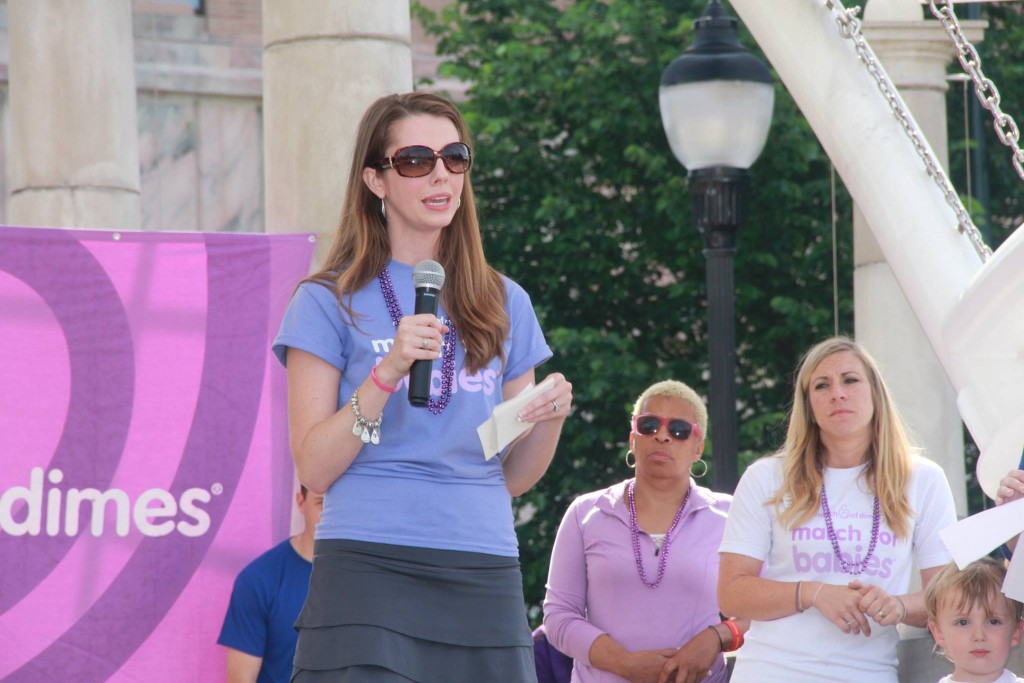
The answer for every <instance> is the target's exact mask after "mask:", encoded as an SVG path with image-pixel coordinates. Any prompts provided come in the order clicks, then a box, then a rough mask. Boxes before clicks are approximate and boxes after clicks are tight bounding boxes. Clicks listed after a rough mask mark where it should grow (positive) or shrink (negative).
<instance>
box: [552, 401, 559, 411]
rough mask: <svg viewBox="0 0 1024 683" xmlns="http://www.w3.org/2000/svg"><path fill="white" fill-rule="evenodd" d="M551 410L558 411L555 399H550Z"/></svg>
mask: <svg viewBox="0 0 1024 683" xmlns="http://www.w3.org/2000/svg"><path fill="white" fill-rule="evenodd" d="M551 410H552V412H556V413H557V412H558V401H555V400H552V401H551Z"/></svg>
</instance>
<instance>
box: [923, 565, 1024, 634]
mask: <svg viewBox="0 0 1024 683" xmlns="http://www.w3.org/2000/svg"><path fill="white" fill-rule="evenodd" d="M1005 578H1006V567H1005V566H1004V565H1003V562H1002V561H1001V560H996V559H993V558H991V557H983V558H981V559H980V560H975V561H974V562H971V563H970V564H969V565H967V566H966V567H964V568H963V569H962V570H961V569H957V566H956V563H955V562H950V563H949V564H948V565H946V566H945V567H943V569H942V571H940V572H939V573H938V574H936V575H935V578H933V579H932V580H931V582H930V583H929V584H928V588H926V589H925V591H924V605H925V608H926V609H927V610H928V621H931V622H934V621H936V619H937V618H938V613H939V607H940V605H943V604H945V605H950V606H952V607H954V608H955V609H956V610H957V611H963V610H965V609H966V610H969V609H972V608H974V607H982V608H984V609H985V614H986V616H989V617H991V616H993V614H992V605H993V604H994V603H996V602H997V601H998V600H1005V601H1006V606H1007V607H1008V608H1009V610H1010V615H1011V617H1012V619H1013V623H1014V624H1019V623H1020V621H1021V616H1022V612H1024V606H1022V605H1021V603H1019V602H1017V601H1016V600H1014V599H1012V598H1009V597H1007V596H1006V595H1004V594H1003V581H1004V579H1005ZM940 649H941V648H940ZM943 654H944V653H943Z"/></svg>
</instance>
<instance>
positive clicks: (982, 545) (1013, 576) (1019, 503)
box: [939, 498, 1024, 600]
mask: <svg viewBox="0 0 1024 683" xmlns="http://www.w3.org/2000/svg"><path fill="white" fill-rule="evenodd" d="M1021 532H1024V498H1021V499H1019V500H1015V501H1013V502H1012V503H1007V504H1006V505H999V506H997V507H994V508H989V509H988V510H985V511H984V512H979V513H978V514H976V515H971V516H970V517H967V518H966V519H961V520H960V521H959V522H957V523H956V524H954V525H952V526H948V527H946V528H945V529H943V530H942V531H941V532H939V536H940V537H941V538H942V542H943V543H945V544H946V549H947V550H949V552H950V554H951V555H952V556H953V560H954V561H955V562H956V565H957V566H958V567H960V568H961V569H963V568H964V567H965V566H966V565H967V564H968V563H970V562H973V561H974V560H976V559H978V558H979V557H982V556H984V555H987V554H988V553H990V552H992V550H993V549H994V548H996V547H998V546H1000V545H1002V544H1003V543H1005V542H1006V541H1007V539H1010V538H1013V537H1014V536H1017V535H1019V534H1020V533H1021ZM1003 593H1005V594H1006V595H1007V596H1009V597H1011V598H1013V599H1014V600H1022V599H1024V540H1018V542H1017V551H1016V552H1015V554H1014V557H1013V560H1012V561H1011V562H1010V566H1009V568H1008V569H1007V572H1006V580H1005V581H1004V582H1003Z"/></svg>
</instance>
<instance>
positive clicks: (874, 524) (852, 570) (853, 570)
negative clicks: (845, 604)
mask: <svg viewBox="0 0 1024 683" xmlns="http://www.w3.org/2000/svg"><path fill="white" fill-rule="evenodd" d="M821 512H822V514H823V515H824V517H825V529H826V530H827V531H828V540H830V541H832V553H833V554H834V555H835V556H836V559H837V560H839V564H840V565H841V566H842V567H843V571H844V572H846V573H847V574H853V575H854V576H856V575H857V574H860V573H861V572H863V571H864V570H865V569H867V567H868V561H869V560H870V559H871V556H872V555H874V554H875V545H877V544H878V525H879V522H880V521H881V510H880V507H879V505H878V496H877V495H876V496H875V509H874V512H873V513H872V515H871V544H870V545H869V546H868V554H867V555H865V556H864V559H863V560H861V561H860V562H847V561H846V558H845V557H843V552H842V551H841V550H840V549H839V539H838V538H836V532H835V529H833V528H832V510H831V509H829V506H828V496H827V495H825V484H824V483H823V484H822V485H821Z"/></svg>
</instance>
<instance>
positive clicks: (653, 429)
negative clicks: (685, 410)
mask: <svg viewBox="0 0 1024 683" xmlns="http://www.w3.org/2000/svg"><path fill="white" fill-rule="evenodd" d="M661 425H665V426H666V427H668V433H669V435H670V436H671V437H672V438H673V439H675V440H676V441H686V440H687V439H689V438H690V436H691V435H696V438H698V439H699V438H700V427H699V426H698V425H695V424H693V423H692V422H687V421H686V420H680V419H679V418H675V417H671V418H669V417H659V416H658V415H652V414H650V413H644V414H643V415H634V416H633V431H634V432H635V433H637V434H639V435H640V436H653V435H655V434H657V433H658V430H659V429H661Z"/></svg>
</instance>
